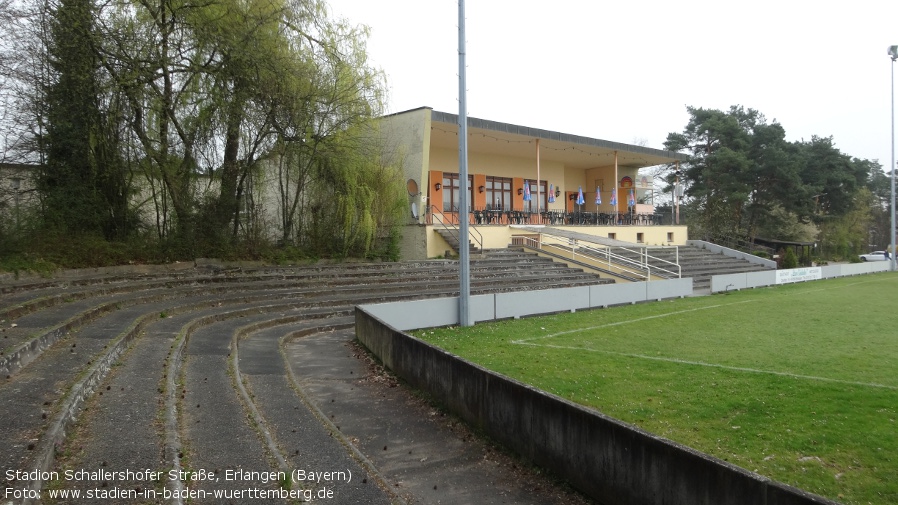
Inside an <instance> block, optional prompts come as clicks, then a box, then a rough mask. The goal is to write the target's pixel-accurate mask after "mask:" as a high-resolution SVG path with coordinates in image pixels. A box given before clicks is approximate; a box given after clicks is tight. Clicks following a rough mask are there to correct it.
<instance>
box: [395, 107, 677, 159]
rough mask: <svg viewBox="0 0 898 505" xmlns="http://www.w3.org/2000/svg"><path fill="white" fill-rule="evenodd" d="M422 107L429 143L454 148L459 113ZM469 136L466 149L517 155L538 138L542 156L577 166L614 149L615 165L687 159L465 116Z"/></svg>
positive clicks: (527, 153)
mask: <svg viewBox="0 0 898 505" xmlns="http://www.w3.org/2000/svg"><path fill="white" fill-rule="evenodd" d="M421 109H428V110H430V116H431V128H432V132H431V140H430V142H431V146H436V147H441V148H455V149H457V148H458V114H452V113H449V112H440V111H435V110H433V109H431V108H430V107H421V108H418V109H412V110H416V111H417V110H421ZM406 112H411V111H406ZM398 114H403V113H402V112H400V113H398ZM468 137H469V138H468V150H469V151H473V152H479V153H480V152H482V153H489V154H498V155H502V156H513V157H520V158H535V157H536V154H535V153H536V146H535V144H536V139H539V141H540V142H539V146H540V159H541V160H546V161H560V162H562V163H564V165H565V166H568V167H572V168H580V169H588V168H593V167H601V166H609V165H613V164H614V153H615V151H616V152H617V163H618V166H619V167H622V168H643V167H650V166H655V165H663V164H667V163H674V162H676V161H686V160H688V159H689V158H688V156H687V155H685V154H682V153H678V152H675V151H666V150H663V149H652V148H650V147H644V146H637V145H632V144H624V143H621V142H612V141H610V140H602V139H596V138H591V137H584V136H581V135H573V134H569V133H561V132H555V131H551V130H544V129H540V128H532V127H529V126H521V125H515V124H510V123H502V122H499V121H490V120H486V119H479V118H473V117H468Z"/></svg>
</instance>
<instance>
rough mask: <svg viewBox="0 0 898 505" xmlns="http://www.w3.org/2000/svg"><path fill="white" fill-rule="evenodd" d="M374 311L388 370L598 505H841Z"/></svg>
mask: <svg viewBox="0 0 898 505" xmlns="http://www.w3.org/2000/svg"><path fill="white" fill-rule="evenodd" d="M653 284H654V283H653ZM369 307H372V306H367V307H357V308H356V336H357V337H358V339H359V340H360V341H361V342H362V344H364V345H365V346H366V347H367V348H368V349H370V350H371V352H373V353H374V354H375V355H377V356H378V357H379V358H380V359H381V360H382V361H383V363H384V365H385V366H387V367H388V368H390V369H391V370H392V371H393V372H394V373H396V375H398V376H399V377H401V378H403V379H404V380H405V381H407V382H408V383H409V384H410V385H411V386H412V387H415V388H418V389H421V390H423V391H426V392H428V393H429V394H431V395H433V396H434V397H435V398H436V399H437V400H438V401H440V402H442V403H443V404H444V405H446V406H447V408H448V409H450V410H451V411H452V412H454V413H455V414H456V415H458V416H460V417H461V418H462V419H464V420H465V421H466V422H468V423H470V424H471V425H473V426H475V427H477V428H478V429H480V430H482V431H483V432H484V433H486V434H487V435H488V436H490V437H492V438H494V439H495V440H497V441H499V442H501V443H502V444H504V445H505V446H506V447H508V448H509V449H511V450H513V451H515V452H516V453H518V454H519V455H521V456H522V457H523V458H525V459H527V460H528V461H530V462H532V463H534V464H536V465H538V466H541V467H543V468H547V469H550V470H551V471H552V472H554V473H555V474H556V475H558V476H559V477H561V478H563V479H565V480H566V481H568V482H569V483H570V484H571V485H573V486H574V487H575V488H577V489H579V490H580V491H582V492H583V493H585V494H587V495H588V496H590V497H592V498H593V499H595V500H596V501H598V502H600V503H604V504H607V505H616V504H626V505H630V504H645V505H655V504H658V505H660V504H664V505H712V504H713V505H720V504H731V505H742V504H745V505H749V504H751V505H757V504H767V505H810V504H835V502H832V501H829V500H826V499H824V498H821V497H818V496H814V495H811V494H808V493H805V492H803V491H801V490H798V489H795V488H791V487H789V486H786V485H784V484H780V483H777V482H774V481H771V480H769V479H767V478H765V477H762V476H759V475H756V474H753V473H751V472H748V471H746V470H743V469H741V468H738V467H736V466H733V465H730V464H728V463H726V462H724V461H721V460H718V459H715V458H712V457H710V456H707V455H705V454H702V453H700V452H697V451H694V450H692V449H689V448H688V447H685V446H682V445H679V444H676V443H674V442H671V441H669V440H666V439H663V438H661V437H657V436H654V435H652V434H650V433H648V432H645V431H643V430H640V429H639V428H637V427H635V426H631V425H628V424H626V423H623V422H621V421H618V420H615V419H612V418H610V417H607V416H604V415H602V414H601V413H599V412H597V411H594V410H591V409H588V408H585V407H582V406H580V405H576V404H574V403H571V402H568V401H566V400H564V399H563V398H560V397H557V396H554V395H551V394H549V393H546V392H543V391H540V390H538V389H536V388H533V387H531V386H528V385H526V384H523V383H520V382H517V381H515V380H513V379H510V378H507V377H504V376H502V375H499V374H497V373H494V372H491V371H489V370H486V369H484V368H482V367H479V366H477V365H475V364H473V363H471V362H468V361H466V360H464V359H461V358H459V357H457V356H454V355H452V354H450V353H447V352H445V351H443V350H441V349H439V348H436V347H434V346H432V345H430V344H428V343H426V342H423V341H421V340H419V339H416V338H414V337H412V336H410V335H408V334H405V333H403V332H402V331H400V330H397V329H395V328H393V327H391V326H390V325H389V324H387V323H386V322H384V321H383V320H381V319H379V318H377V317H375V316H374V315H372V314H371V313H370V312H369V311H368V310H367V308H369ZM414 312H417V307H415V308H413V309H409V310H407V312H405V315H406V316H409V315H412V314H413V313H414Z"/></svg>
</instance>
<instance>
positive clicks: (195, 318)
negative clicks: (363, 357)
mask: <svg viewBox="0 0 898 505" xmlns="http://www.w3.org/2000/svg"><path fill="white" fill-rule="evenodd" d="M602 282H603V280H601V279H599V278H598V277H596V276H594V275H591V274H586V273H584V272H583V271H581V270H578V269H571V268H567V267H565V266H563V265H559V264H556V263H553V262H551V261H545V260H542V259H538V258H535V257H534V256H533V255H526V254H523V255H522V254H512V253H505V252H501V253H497V254H496V255H495V256H492V255H490V256H489V257H488V258H487V259H485V260H483V261H482V262H481V261H478V262H472V280H471V288H472V293H474V294H481V293H497V292H508V291H518V290H538V289H551V288H558V287H567V286H580V285H593V284H598V283H602ZM457 291H458V263H457V262H454V261H425V262H414V263H359V264H345V265H312V266H299V267H271V268H266V267H260V266H253V267H247V268H244V267H240V268H212V267H206V266H203V267H197V268H193V269H190V270H178V271H177V272H170V271H161V272H155V273H154V272H143V271H142V272H139V273H135V274H134V275H128V273H127V272H124V273H123V272H116V274H115V275H114V276H112V277H110V278H104V277H103V275H82V276H77V277H76V278H74V280H72V279H47V280H37V281H32V282H30V283H27V284H26V283H20V284H19V285H18V286H17V288H16V289H9V290H7V291H6V292H5V295H4V296H3V298H2V300H0V310H2V311H3V313H4V314H5V315H6V316H7V319H6V321H4V323H2V325H3V328H4V329H5V330H10V331H9V332H3V333H2V334H0V335H3V336H4V337H6V338H2V339H0V349H2V350H3V351H2V352H3V353H4V355H3V356H0V359H7V360H8V359H9V358H10V355H9V354H10V353H9V351H10V350H12V351H16V350H17V349H21V348H23V347H29V346H30V342H32V341H33V340H35V339H37V338H39V336H40V335H41V334H50V333H53V334H54V335H55V337H54V338H51V339H47V341H46V342H44V343H43V344H41V345H40V346H37V347H36V350H34V351H33V353H32V355H31V356H30V359H29V360H28V361H27V362H22V363H20V366H18V367H17V368H15V369H11V368H10V369H9V372H8V373H5V374H4V375H3V376H2V377H0V465H3V467H4V468H29V469H34V468H43V469H47V470H50V469H54V468H56V469H61V468H82V467H83V468H95V467H96V468H98V467H107V468H109V469H114V470H122V469H124V468H133V467H134V465H137V466H140V467H146V468H178V467H179V465H180V464H181V463H180V460H181V459H184V460H185V461H187V460H189V465H190V466H191V467H193V468H197V466H195V465H211V466H213V467H215V468H218V469H219V470H221V471H224V470H225V469H227V468H228V467H227V466H226V465H229V464H230V465H234V464H235V463H234V462H240V463H239V464H241V465H245V466H246V468H247V469H252V470H260V471H261V470H273V469H274V470H276V469H277V468H278V467H279V463H278V462H277V460H278V458H277V457H276V456H277V455H276V454H275V452H276V451H275V450H274V449H272V447H282V445H280V444H281V442H282V441H283V440H292V442H288V445H292V444H296V443H300V442H301V441H302V440H304V439H303V438H302V437H299V438H296V435H294V433H295V432H294V431H292V430H291V431H285V430H284V429H283V428H284V427H285V426H289V419H290V415H291V414H292V413H291V412H287V411H284V410H278V409H281V407H279V405H292V406H294V407H299V406H300V405H304V406H305V407H306V408H307V407H308V405H307V402H304V401H302V400H301V395H300V396H296V391H295V389H291V388H292V386H290V385H285V384H284V383H283V376H280V378H276V377H275V376H276V375H278V374H280V372H278V373H277V374H266V373H258V369H257V368H252V366H251V365H249V364H247V365H246V366H247V370H249V371H248V372H246V373H244V374H243V375H245V376H247V380H246V386H247V387H248V388H249V390H250V393H251V394H250V395H249V397H250V398H256V399H257V400H249V403H247V400H246V397H245V396H243V393H240V392H239V391H237V390H235V389H234V388H235V385H234V383H233V382H232V381H231V379H230V377H231V376H230V375H229V373H231V372H230V371H229V370H233V368H232V367H233V366H234V365H233V364H231V363H230V362H229V360H228V353H229V352H231V351H232V350H234V349H236V347H234V346H235V342H238V340H234V339H235V338H238V337H236V336H235V335H238V334H239V333H240V332H242V331H244V330H243V329H244V328H247V327H248V326H249V325H261V326H266V325H270V324H276V325H278V326H280V327H281V329H282V330H283V331H285V332H292V331H303V329H304V328H305V329H308V328H313V329H314V328H320V327H323V326H327V325H328V324H333V325H336V326H341V325H346V324H347V323H348V321H350V319H347V318H349V317H350V316H351V314H352V311H353V307H354V306H355V305H356V304H359V303H376V302H379V301H392V300H399V299H416V298H428V297H438V296H452V295H454V294H457ZM288 320H289V321H292V322H286V321H288ZM17 321H18V323H17ZM72 321H75V322H74V323H71V322H72ZM325 321H329V322H330V323H325ZM69 323H71V324H69ZM12 324H17V325H18V326H17V327H16V329H19V330H20V331H18V332H15V331H12V330H13V329H14V328H12V326H11V325H12ZM266 331H268V330H264V329H261V327H260V329H257V330H253V331H252V332H250V333H249V334H247V336H246V337H240V338H245V340H240V341H239V342H240V345H244V346H246V347H245V348H244V350H245V351H246V352H247V354H246V355H245V357H246V358H247V359H250V361H252V359H251V357H252V353H251V352H252V349H254V346H255V345H256V344H255V343H253V342H257V340H255V339H256V338H262V339H263V340H265V341H266V342H267V343H266V344H265V345H266V346H268V347H266V351H265V352H267V353H268V354H267V356H269V357H268V358H264V359H263V361H262V362H259V361H258V360H257V361H256V365H259V364H260V363H262V364H264V360H270V359H271V356H274V355H273V354H271V353H272V352H274V350H275V348H273V347H271V346H272V345H273V342H274V341H275V340H276V334H277V331H275V330H272V331H274V333H265V332H266ZM256 335H258V337H256ZM264 335H267V336H264ZM260 359H261V358H260ZM250 361H246V362H245V363H250ZM253 370H255V371H253ZM269 395H271V396H269ZM291 395H292V396H291ZM210 398H215V400H214V401H211V400H210ZM291 398H292V400H290V399H291ZM287 400H289V401H287ZM197 405H199V407H198V406H197ZM252 405H255V406H256V408H257V410H258V411H259V412H260V413H261V414H262V416H263V418H264V419H265V420H266V421H264V422H265V423H269V424H267V425H269V426H270V432H271V433H273V434H275V435H274V436H276V437H277V443H276V444H274V445H273V446H272V445H271V444H270V443H269V442H266V436H265V435H264V433H263V432H262V431H260V427H259V426H258V425H256V424H254V423H252V422H249V423H248V421H247V417H246V415H245V412H246V411H247V409H250V410H252V408H251V407H252ZM76 416H80V419H81V422H79V423H78V424H77V425H73V424H72V421H73V420H74V418H75V417H76ZM160 419H162V420H164V421H162V422H160ZM303 423H305V424H304V425H297V426H298V427H299V428H300V430H299V431H303V432H304V430H306V429H309V430H311V429H312V428H310V427H309V425H308V422H307V421H304V422H303ZM303 436H305V435H303ZM340 447H343V446H342V445H341V446H340ZM57 449H63V451H62V453H60V454H57V453H56V450H57ZM338 449H339V448H332V449H329V454H333V455H334V457H335V458H337V459H334V460H333V461H342V459H340V458H346V457H349V458H350V459H353V458H356V459H357V455H355V456H352V455H350V456H347V453H346V452H345V451H344V452H343V453H342V454H343V456H339V457H338V456H336V454H337V453H338V452H339V451H338ZM340 450H343V449H340ZM266 455H267V456H266ZM281 456H282V457H283V458H285V459H287V460H289V461H291V462H292V464H294V465H296V464H299V462H301V461H304V459H303V457H305V458H308V457H311V456H310V454H309V453H308V452H306V453H305V454H303V453H302V452H301V453H299V454H298V455H291V454H284V455H281ZM328 457H330V456H328ZM228 462H230V463H228ZM344 463H345V462H344ZM344 463H340V464H341V465H343V464H344ZM363 467H364V468H363V469H360V470H358V472H360V473H362V472H370V471H371V468H369V467H367V466H365V465H363ZM369 476H370V480H369V484H370V485H368V486H364V485H360V486H359V487H358V488H354V490H350V489H349V488H345V489H344V490H345V492H346V493H347V495H346V496H347V497H349V496H350V495H352V496H358V497H359V500H361V501H358V502H359V503H362V502H365V503H368V502H371V503H390V502H394V501H395V498H396V495H393V494H390V493H387V495H380V494H378V493H379V491H377V486H375V485H374V484H375V483H376V482H377V481H378V479H382V478H381V477H378V476H377V473H376V472H375V473H369ZM0 478H3V479H4V480H5V475H3V476H0ZM360 482H361V481H360ZM23 484H25V483H22V482H15V483H12V482H5V481H4V485H9V486H13V485H15V486H16V487H21V486H22V485H23ZM89 484H93V485H96V484H97V483H87V482H85V483H83V485H82V487H85V489H86V488H87V487H88V486H89ZM189 484H190V483H188V482H180V483H174V484H171V485H182V486H186V485H189ZM38 485H39V486H41V487H46V486H48V485H49V483H39V484H38ZM129 485H138V483H131V484H129ZM142 485H144V486H146V485H149V486H156V487H157V488H159V487H160V486H164V485H166V482H161V483H155V484H147V483H143V484H142ZM520 485H525V484H524V483H521V484H520ZM353 493H360V494H357V495H356V494H353ZM371 493H373V494H371ZM369 495H370V496H369ZM362 497H368V498H362ZM201 502H202V500H199V501H198V503H201ZM240 502H241V501H240V500H235V501H234V503H240ZM73 503H74V502H73ZM83 503H87V502H86V501H85V502H83ZM272 503H281V502H279V501H274V502H272Z"/></svg>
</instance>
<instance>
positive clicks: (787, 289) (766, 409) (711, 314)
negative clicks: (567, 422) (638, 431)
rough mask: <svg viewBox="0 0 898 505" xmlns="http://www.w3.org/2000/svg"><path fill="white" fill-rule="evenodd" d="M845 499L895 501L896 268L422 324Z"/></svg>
mask: <svg viewBox="0 0 898 505" xmlns="http://www.w3.org/2000/svg"><path fill="white" fill-rule="evenodd" d="M414 334H415V335H416V336H418V337H421V338H423V339H425V340H427V341H430V342H432V343H434V344H436V345H439V346H440V347H442V348H444V349H446V350H448V351H450V352H453V353H455V354H457V355H459V356H462V357H464V358H466V359H469V360H471V361H474V362H477V363H479V364H481V365H483V366H485V367H487V368H490V369H492V370H495V371H497V372H499V373H502V374H504V375H507V376H509V377H513V378H515V379H518V380H520V381H522V382H526V383H529V384H532V385H534V386H537V387H539V388H541V389H543V390H545V391H549V392H551V393H554V394H556V395H558V396H562V397H564V398H567V399H569V400H572V401H575V402H579V403H581V404H584V405H587V406H589V407H592V408H595V409H597V410H599V411H601V412H603V413H605V414H607V415H610V416H612V417H615V418H618V419H621V420H623V421H626V422H629V423H632V424H636V425H638V426H640V427H642V428H643V429H645V430H647V431H650V432H653V433H656V434H659V435H661V436H664V437H666V438H668V439H671V440H675V441H677V442H680V443H682V444H685V445H688V446H691V447H694V448H696V449H698V450H701V451H703V452H706V453H708V454H711V455H714V456H716V457H718V458H720V459H723V460H726V461H729V462H731V463H733V464H736V465H739V466H741V467H743V468H746V469H748V470H751V471H754V472H757V473H759V474H761V475H766V476H768V477H771V478H773V479H775V480H778V481H780V482H785V483H787V484H790V485H793V486H796V487H799V488H802V489H805V490H807V491H811V492H813V493H816V494H819V495H822V496H826V497H828V498H831V499H834V500H838V501H841V502H843V503H848V504H867V503H873V504H881V503H898V276H896V275H895V274H891V273H883V274H875V275H868V276H861V277H850V278H842V279H833V280H823V281H814V282H809V283H802V284H792V285H784V286H778V287H773V288H764V289H756V290H746V291H739V292H732V293H729V294H718V295H712V296H705V297H697V298H687V299H678V300H671V301H663V302H657V303H648V304H640V305H630V306H623V307H614V308H610V309H605V310H593V311H585V312H579V313H576V314H557V315H552V316H544V317H535V318H527V319H522V320H517V321H499V322H494V323H482V324H478V325H476V326H474V327H471V328H439V329H431V330H426V331H424V330H419V331H416V332H414Z"/></svg>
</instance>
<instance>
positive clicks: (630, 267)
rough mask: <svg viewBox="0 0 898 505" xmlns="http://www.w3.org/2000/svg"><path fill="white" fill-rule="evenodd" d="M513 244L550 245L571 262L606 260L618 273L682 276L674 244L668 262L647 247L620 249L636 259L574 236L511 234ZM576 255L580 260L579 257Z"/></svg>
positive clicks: (544, 246) (677, 251)
mask: <svg viewBox="0 0 898 505" xmlns="http://www.w3.org/2000/svg"><path fill="white" fill-rule="evenodd" d="M546 238H548V239H549V240H548V241H547V240H545V239H546ZM512 243H514V244H517V245H526V246H528V247H531V248H533V249H537V250H543V249H545V248H546V246H550V247H552V248H555V249H558V250H559V251H561V253H562V255H563V256H564V257H568V256H570V258H571V260H572V261H579V262H580V263H584V264H587V265H588V264H590V262H595V261H597V260H599V261H602V262H605V263H607V265H608V267H607V270H608V271H610V272H617V273H621V274H622V275H629V276H633V277H636V278H639V279H645V280H651V278H652V275H655V276H657V277H663V276H666V277H674V278H677V279H679V278H681V277H682V270H681V268H680V264H679V248H678V247H676V246H673V248H674V249H675V258H676V261H675V262H671V261H668V260H665V259H663V258H658V257H656V256H652V255H650V254H648V247H643V248H640V250H638V251H634V250H632V249H627V248H622V249H624V250H626V251H630V252H633V253H635V254H637V255H638V258H639V259H638V260H634V259H632V258H629V257H627V256H623V255H620V254H616V253H614V252H612V250H611V248H610V247H594V246H592V245H584V244H583V243H582V242H580V241H578V240H577V239H574V238H568V237H558V236H555V235H551V234H545V233H543V234H540V236H539V239H534V238H532V237H526V236H517V237H513V241H512ZM660 248H664V249H667V247H663V246H662V247H660ZM584 251H585V254H584ZM578 255H579V256H580V257H581V258H582V259H578V258H577V257H578ZM651 262H656V263H662V264H666V265H671V267H670V268H664V267H659V266H657V265H652V263H651Z"/></svg>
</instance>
